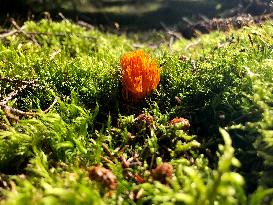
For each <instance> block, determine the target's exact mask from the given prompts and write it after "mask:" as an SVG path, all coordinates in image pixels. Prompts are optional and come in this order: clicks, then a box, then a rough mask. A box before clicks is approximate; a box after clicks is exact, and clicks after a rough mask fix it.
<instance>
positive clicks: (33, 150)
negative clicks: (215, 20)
mask: <svg viewBox="0 0 273 205" xmlns="http://www.w3.org/2000/svg"><path fill="white" fill-rule="evenodd" d="M22 29H23V31H24V32H18V33H15V34H14V35H11V36H8V37H6V38H3V39H1V40H0V78H1V81H0V83H1V87H0V98H1V100H0V106H1V113H0V123H1V124H0V172H1V174H0V190H1V191H0V204H31V203H35V204H87V203H88V204H163V203H164V204H180V203H181V204H215V203H218V204H259V203H265V204H266V203H269V202H270V200H272V197H271V195H272V183H271V178H272V177H271V173H272V166H271V164H272V159H271V158H272V147H273V145H272V143H271V141H272V135H271V128H272V120H271V118H270V116H271V114H272V113H271V110H272V100H271V99H272V96H271V95H272V94H271V93H272V92H271V90H272V78H271V76H272V74H273V73H272V72H273V67H272V57H273V56H272V43H273V41H272V35H273V26H272V22H266V23H264V24H263V25H261V26H250V27H246V28H243V29H241V30H239V31H231V32H230V33H226V34H224V33H219V32H218V33H213V34H209V35H205V36H200V39H199V40H192V41H186V40H179V41H177V42H175V44H174V52H173V53H171V52H170V51H169V49H168V47H167V43H166V45H165V44H162V45H160V47H159V48H158V49H156V50H153V51H152V50H150V53H151V55H152V56H153V58H155V59H156V60H157V62H159V63H160V64H161V69H160V79H161V80H160V83H159V85H158V87H157V90H154V92H153V93H151V95H149V96H147V97H146V98H145V99H143V100H142V101H141V102H138V103H135V104H130V103H128V102H126V101H124V100H123V98H122V83H121V75H120V74H121V68H120V57H121V56H122V55H123V54H124V53H126V52H128V51H131V50H133V46H132V42H131V41H130V40H128V39H126V37H125V36H116V35H112V34H107V33H102V32H100V31H98V30H96V29H92V30H85V29H83V28H81V27H79V26H77V25H75V24H73V23H70V22H67V21H63V22H52V21H49V20H42V21H40V22H38V23H35V22H30V21H29V22H26V23H25V25H24V26H23V28H22ZM195 41H196V42H195ZM182 55H183V56H182ZM54 99H55V100H54ZM53 102H54V103H53ZM48 108H49V109H48ZM219 127H225V130H224V129H222V128H220V129H219ZM227 131H228V132H229V133H227ZM254 163H255V167H254V166H253V164H254ZM92 167H93V168H94V167H97V168H98V169H92ZM164 167H167V168H166V169H165V168H164ZM90 170H93V171H92V172H90ZM101 170H103V171H101ZM164 170H165V171H166V170H167V171H166V172H165V171H164ZM100 171H101V172H100ZM155 172H156V174H155ZM161 172H162V173H161ZM90 173H91V175H92V176H90ZM110 173H111V174H110ZM94 176H95V177H94ZM158 176H161V177H163V179H159V178H158ZM164 177H166V178H164ZM110 179H112V181H111V180H110ZM104 180H106V181H104ZM107 180H108V181H107ZM109 180H110V181H109ZM110 182H111V183H112V182H114V185H113V183H112V184H111V183H110ZM160 182H163V183H160ZM105 185H107V186H108V185H109V187H110V185H113V186H111V188H109V187H105Z"/></svg>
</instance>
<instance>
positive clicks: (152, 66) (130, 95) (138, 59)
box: [120, 50, 160, 101]
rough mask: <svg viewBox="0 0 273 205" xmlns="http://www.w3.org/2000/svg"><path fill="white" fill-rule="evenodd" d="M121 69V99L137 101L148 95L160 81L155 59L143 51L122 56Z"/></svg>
mask: <svg viewBox="0 0 273 205" xmlns="http://www.w3.org/2000/svg"><path fill="white" fill-rule="evenodd" d="M120 63H121V67H122V85H123V97H124V98H125V99H126V100H132V101H139V100H141V99H143V98H145V97H146V96H147V95H149V94H150V93H151V92H152V91H153V90H154V89H155V88H156V87H157V85H158V83H159V81H160V70H159V67H158V66H157V63H156V61H155V59H153V58H151V57H150V55H149V54H148V53H145V52H144V51H143V50H137V51H132V52H129V53H126V54H124V55H123V56H122V57H121V59H120Z"/></svg>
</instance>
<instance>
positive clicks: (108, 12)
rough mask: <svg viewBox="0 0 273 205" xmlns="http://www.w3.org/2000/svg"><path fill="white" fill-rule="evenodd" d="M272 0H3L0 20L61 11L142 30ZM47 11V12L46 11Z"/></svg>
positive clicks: (260, 10) (259, 10) (250, 9)
mask: <svg viewBox="0 0 273 205" xmlns="http://www.w3.org/2000/svg"><path fill="white" fill-rule="evenodd" d="M270 2H271V0H0V23H1V26H2V27H8V26H9V25H10V23H9V22H10V21H9V19H10V18H11V17H13V18H15V19H16V20H17V22H23V21H25V20H27V19H34V20H38V19H40V18H44V17H45V16H46V15H47V16H48V15H49V14H50V18H52V19H54V20H58V19H61V16H60V15H59V13H60V12H61V13H62V14H63V16H65V17H66V18H69V19H72V20H74V21H78V20H81V21H85V22H87V23H89V24H91V25H95V26H100V27H104V28H110V29H116V28H117V27H118V29H121V30H125V31H127V30H129V31H134V30H137V31H142V30H150V29H157V30H158V29H164V26H167V27H184V26H185V25H187V24H192V23H196V22H198V21H202V20H208V19H212V18H213V17H217V18H225V17H231V16H238V15H242V14H251V15H254V16H257V15H263V14H266V13H270V12H272V3H270ZM45 12H46V13H45Z"/></svg>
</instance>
